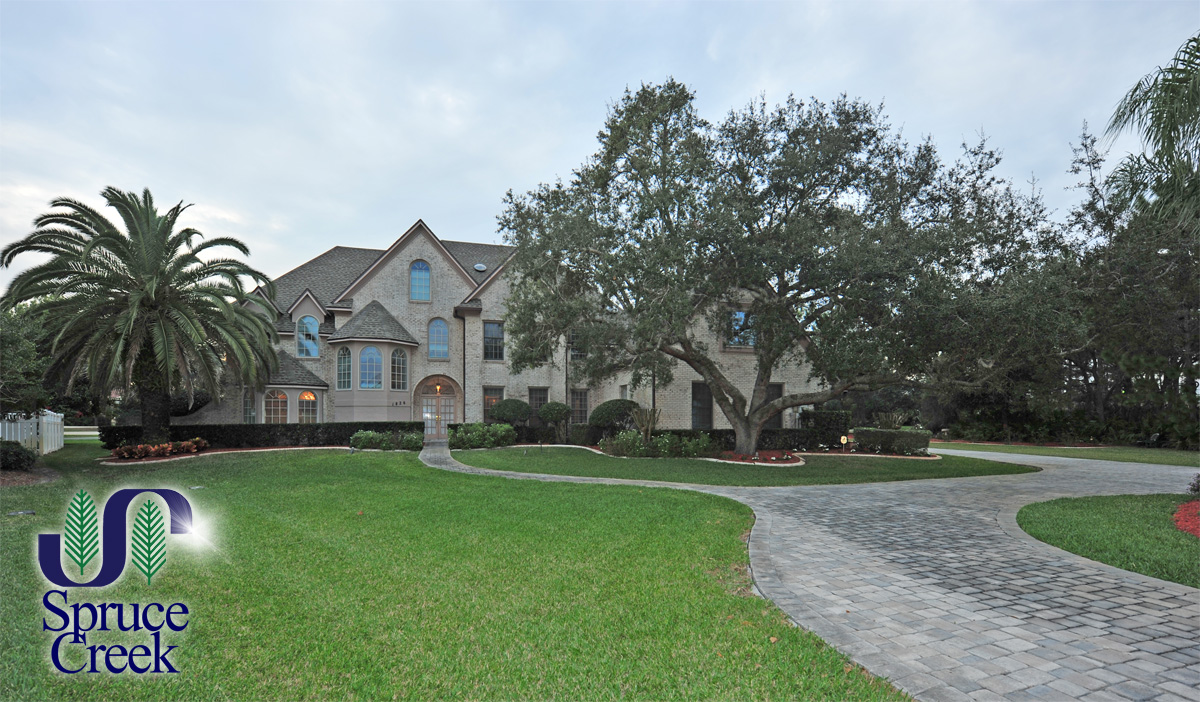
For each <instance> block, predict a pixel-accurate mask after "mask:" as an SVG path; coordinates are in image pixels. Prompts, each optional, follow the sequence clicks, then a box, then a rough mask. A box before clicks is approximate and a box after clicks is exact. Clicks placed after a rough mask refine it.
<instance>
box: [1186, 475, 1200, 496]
mask: <svg viewBox="0 0 1200 702" xmlns="http://www.w3.org/2000/svg"><path fill="white" fill-rule="evenodd" d="M1188 492H1189V493H1190V494H1192V495H1200V473H1197V474H1196V477H1194V478H1192V484H1191V485H1188Z"/></svg>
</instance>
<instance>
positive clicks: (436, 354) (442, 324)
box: [429, 319, 450, 358]
mask: <svg viewBox="0 0 1200 702" xmlns="http://www.w3.org/2000/svg"><path fill="white" fill-rule="evenodd" d="M429 357H430V358H450V327H448V326H446V320H444V319H435V320H433V321H432V322H430V323H429Z"/></svg>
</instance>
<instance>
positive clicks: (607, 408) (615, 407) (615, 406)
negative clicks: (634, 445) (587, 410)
mask: <svg viewBox="0 0 1200 702" xmlns="http://www.w3.org/2000/svg"><path fill="white" fill-rule="evenodd" d="M637 408H638V403H636V402H634V401H633V400H609V401H607V402H601V403H600V404H598V405H596V409H594V410H592V413H591V415H589V416H588V424H589V425H591V426H593V427H600V428H601V429H604V430H605V433H606V434H611V433H615V432H618V431H624V430H625V429H632V428H633V417H632V414H631V413H632V412H633V411H634V410H635V409H637Z"/></svg>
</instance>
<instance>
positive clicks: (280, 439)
mask: <svg viewBox="0 0 1200 702" xmlns="http://www.w3.org/2000/svg"><path fill="white" fill-rule="evenodd" d="M363 429H365V430H367V431H378V432H384V433H387V434H397V433H402V432H424V431H425V423H424V422H324V423H321V424H185V425H180V426H173V427H171V428H170V434H171V435H170V438H171V439H172V440H175V441H183V440H186V439H192V441H193V443H195V439H197V438H199V439H203V440H205V441H206V442H208V444H210V445H211V446H213V447H214V448H264V447H271V446H347V445H349V443H350V437H351V436H353V435H354V433H355V432H357V431H359V430H363ZM141 439H142V428H141V427H140V426H115V427H104V426H102V427H100V442H101V444H103V446H104V448H106V449H110V450H111V449H114V448H116V447H118V446H121V445H122V444H137V443H140V442H141Z"/></svg>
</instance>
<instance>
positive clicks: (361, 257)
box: [271, 246, 383, 312]
mask: <svg viewBox="0 0 1200 702" xmlns="http://www.w3.org/2000/svg"><path fill="white" fill-rule="evenodd" d="M381 255H383V251H382V250H380V249H358V248H353V247H349V246H335V247H333V248H332V249H329V250H328V251H326V252H325V253H323V254H321V255H320V256H317V257H316V258H314V259H312V260H311V261H308V262H306V263H302V264H301V265H299V266H296V267H295V268H293V269H292V270H290V271H288V272H287V273H284V274H283V275H281V276H279V277H278V278H276V279H275V299H274V300H272V301H271V303H272V305H273V306H274V307H275V309H276V310H277V311H280V312H282V311H283V310H289V309H291V308H292V306H293V305H295V304H296V302H297V301H298V300H299V299H300V297H301V296H302V295H303V294H304V293H305V291H307V292H308V293H309V294H311V295H312V297H313V299H314V300H316V301H317V304H319V305H320V306H321V307H322V308H324V309H329V307H331V306H336V305H332V303H333V301H334V299H335V298H336V297H338V295H339V294H340V293H341V292H342V291H343V290H345V289H346V283H347V282H348V281H351V280H354V279H355V277H357V276H358V275H360V274H361V273H362V272H363V271H364V270H366V269H367V267H369V266H370V265H371V264H372V263H374V262H375V261H376V260H378V259H379V257H380V256H381Z"/></svg>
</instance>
